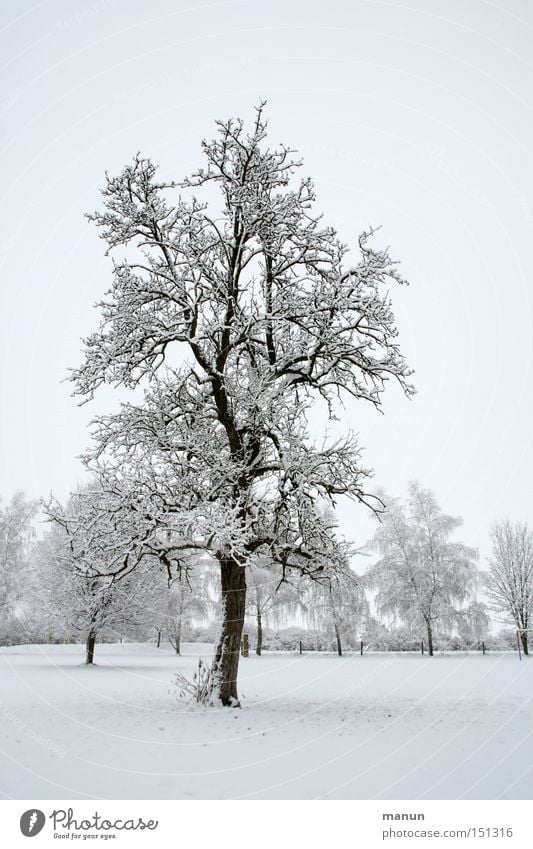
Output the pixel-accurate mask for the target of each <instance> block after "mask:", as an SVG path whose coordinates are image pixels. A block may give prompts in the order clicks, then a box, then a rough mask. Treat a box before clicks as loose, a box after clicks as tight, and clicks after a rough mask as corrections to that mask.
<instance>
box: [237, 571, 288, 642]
mask: <svg viewBox="0 0 533 849" xmlns="http://www.w3.org/2000/svg"><path fill="white" fill-rule="evenodd" d="M247 586H248V591H247V598H246V613H247V614H248V615H249V616H252V617H253V618H254V620H255V628H256V640H255V653H256V654H257V655H261V654H262V651H263V629H264V625H265V620H266V619H268V620H273V621H276V622H279V620H280V617H281V615H282V613H283V612H287V613H290V614H294V613H295V612H296V611H298V610H299V609H301V607H302V602H301V597H300V592H299V588H298V587H297V585H295V584H294V583H289V582H288V581H284V582H283V583H282V584H281V585H280V583H279V576H278V575H276V570H275V569H273V568H272V567H271V566H269V564H268V562H261V560H258V562H257V564H255V565H253V566H250V567H249V569H248V572H247Z"/></svg>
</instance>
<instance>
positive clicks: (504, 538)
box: [487, 519, 533, 654]
mask: <svg viewBox="0 0 533 849" xmlns="http://www.w3.org/2000/svg"><path fill="white" fill-rule="evenodd" d="M491 539H492V554H491V557H490V560H489V574H488V579H487V594H488V597H489V599H490V601H491V603H492V607H493V609H494V610H495V611H496V612H498V613H503V614H505V615H506V617H507V618H508V619H511V621H513V622H514V623H515V625H516V627H517V628H530V627H531V624H532V622H533V533H532V532H531V531H530V530H529V528H528V526H527V524H526V523H522V522H515V523H514V524H513V523H511V522H510V521H509V520H508V519H506V520H505V521H502V522H496V523H495V524H494V525H493V528H492V534H491ZM527 636H528V635H527V634H523V635H522V645H523V647H524V654H528V652H529V648H528V639H527Z"/></svg>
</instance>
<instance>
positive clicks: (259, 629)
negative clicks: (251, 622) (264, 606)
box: [255, 610, 263, 656]
mask: <svg viewBox="0 0 533 849" xmlns="http://www.w3.org/2000/svg"><path fill="white" fill-rule="evenodd" d="M262 651H263V621H262V617H261V611H260V610H258V611H257V643H256V646H255V653H256V654H258V655H259V656H261V652H262Z"/></svg>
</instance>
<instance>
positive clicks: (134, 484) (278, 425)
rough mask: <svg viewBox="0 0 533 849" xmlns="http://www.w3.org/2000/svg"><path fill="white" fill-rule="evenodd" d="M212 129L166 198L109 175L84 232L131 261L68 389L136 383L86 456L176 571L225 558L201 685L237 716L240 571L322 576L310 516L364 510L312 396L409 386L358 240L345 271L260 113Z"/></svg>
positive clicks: (140, 162)
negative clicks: (208, 669) (332, 509)
mask: <svg viewBox="0 0 533 849" xmlns="http://www.w3.org/2000/svg"><path fill="white" fill-rule="evenodd" d="M217 128H218V136H217V138H215V139H214V140H213V141H210V142H203V143H202V148H203V153H204V157H205V165H204V167H203V168H200V169H199V170H198V171H197V172H195V173H194V174H193V175H192V176H191V177H190V178H187V179H185V180H183V181H182V182H181V183H179V184H176V183H174V182H169V181H163V180H161V179H159V178H158V177H157V175H156V168H155V166H154V165H153V164H152V162H151V161H150V160H148V159H143V158H141V157H140V156H137V157H136V158H135V159H134V161H133V163H132V165H130V166H127V167H126V168H125V169H124V170H123V171H122V173H121V174H119V176H118V177H108V178H107V183H106V187H105V189H104V191H103V197H104V209H103V211H101V212H96V213H95V214H94V215H92V216H91V219H92V220H93V221H94V222H95V223H96V225H97V226H98V227H99V228H100V229H101V232H102V236H103V238H104V239H105V241H106V242H107V245H108V249H109V250H113V251H114V253H115V255H116V254H117V249H121V250H122V257H123V256H124V253H125V254H127V257H128V258H127V259H126V258H121V257H120V256H117V257H116V258H115V261H114V266H113V284H112V287H111V289H110V291H109V293H108V296H107V298H106V300H105V301H103V302H102V303H101V305H100V309H101V313H102V322H101V326H100V329H99V330H97V331H96V332H95V333H93V334H92V335H91V336H90V337H89V338H88V339H87V340H86V345H85V360H84V362H83V364H82V366H81V367H80V368H79V369H78V370H77V371H75V372H74V374H73V378H74V380H75V382H76V387H77V392H78V393H80V394H81V395H82V396H84V397H85V398H91V397H92V395H93V393H94V391H95V390H97V389H98V387H99V386H101V384H103V383H105V382H108V383H111V384H113V385H115V386H125V387H128V388H134V387H141V386H143V387H144V399H143V400H142V401H141V402H139V403H126V404H123V405H122V407H121V409H120V411H119V412H118V413H116V414H112V415H110V416H107V417H101V418H100V419H99V420H98V422H97V426H96V433H95V447H94V450H93V451H92V452H91V453H90V454H89V455H88V457H87V462H88V464H89V465H91V463H93V464H94V463H95V462H98V463H99V464H103V465H104V466H105V467H106V468H107V469H109V468H112V469H113V471H114V474H115V479H121V480H122V482H123V484H124V487H125V491H126V492H127V493H128V495H127V498H130V495H129V493H131V492H132V491H136V492H137V493H138V498H139V499H140V500H141V501H142V503H143V504H144V505H146V510H145V511H144V512H143V526H144V527H145V528H147V529H148V530H150V529H152V533H153V535H154V536H155V537H157V546H158V548H159V550H160V552H162V549H163V546H164V540H165V531H166V530H168V531H169V532H170V533H169V536H168V537H167V539H168V538H172V545H170V544H169V545H168V546H167V548H168V551H167V554H166V556H167V557H168V558H169V559H170V560H172V559H173V558H177V557H179V556H181V555H182V553H183V551H185V550H187V549H197V550H198V549H200V550H204V551H206V552H208V553H209V554H210V556H211V557H212V558H214V560H215V561H216V562H217V563H218V566H219V569H220V576H221V593H222V600H223V603H222V613H223V615H222V625H221V632H220V638H219V640H218V643H217V647H216V650H215V657H214V667H213V672H214V674H213V681H214V689H215V695H216V697H218V698H220V699H221V701H222V703H223V704H225V705H236V704H238V694H237V671H238V663H239V646H240V639H241V634H242V628H243V623H244V616H245V609H246V567H247V566H249V565H250V564H253V562H254V560H255V558H256V557H258V556H262V557H266V558H267V559H268V560H269V562H270V563H271V564H272V568H274V565H275V567H276V568H277V569H278V573H279V578H280V580H282V581H283V580H285V579H286V578H287V575H288V574H289V573H290V572H291V571H296V572H299V573H301V574H305V575H307V576H309V577H310V578H314V577H316V576H317V575H322V574H323V572H324V570H326V571H327V570H328V569H330V568H331V569H332V568H334V567H333V566H332V567H330V566H324V565H323V564H324V561H325V559H326V558H327V555H328V552H329V549H330V548H331V546H332V541H331V535H330V533H329V528H328V527H327V525H326V524H325V522H324V519H323V517H322V516H321V514H320V511H319V510H317V509H316V502H317V501H318V500H319V499H325V500H326V501H329V502H330V503H332V502H333V500H334V498H335V497H336V496H341V495H346V496H348V497H351V498H354V499H357V500H359V501H362V502H364V503H368V500H369V496H368V495H367V493H366V490H365V485H366V478H367V476H368V472H367V470H366V469H365V468H364V467H363V465H362V463H361V459H360V452H359V448H358V445H357V442H356V439H355V437H354V436H353V435H352V434H348V435H347V436H346V437H345V438H344V439H340V440H339V441H337V442H336V443H334V444H327V443H324V444H323V445H321V446H317V445H316V444H314V442H313V441H312V439H311V438H310V436H309V433H308V428H307V418H306V416H307V414H308V412H309V409H310V408H311V406H313V404H314V403H315V402H323V403H324V404H325V409H326V410H327V412H328V414H329V416H330V417H333V416H334V415H335V409H336V404H337V402H338V400H339V397H340V396H342V395H343V394H345V395H351V396H352V397H353V398H356V399H362V400H365V401H368V402H370V403H371V404H373V405H375V406H376V407H377V408H378V409H379V408H380V407H381V399H382V392H383V389H384V387H385V385H386V382H387V380H388V379H389V378H394V379H396V380H397V381H398V382H399V383H400V385H401V386H402V387H403V389H404V391H405V392H406V393H408V394H410V393H411V392H412V388H411V387H410V386H409V384H408V383H407V378H408V376H409V374H410V372H409V370H408V368H407V366H406V364H405V361H404V358H403V357H402V355H401V353H400V351H399V348H398V344H397V330H396V327H395V322H394V315H393V312H392V309H391V304H390V298H389V290H390V285H391V283H395V282H402V281H401V278H400V276H399V274H398V271H397V268H396V265H395V264H394V263H393V262H392V260H391V259H390V256H389V254H388V252H387V251H384V250H375V249H373V248H372V247H371V246H370V243H369V239H370V236H371V235H372V233H365V234H363V235H362V236H361V238H360V240H359V249H360V254H359V257H358V261H357V264H356V265H354V266H352V267H349V266H348V267H346V266H345V262H344V261H345V257H346V253H347V248H346V246H345V245H344V244H342V243H341V242H340V241H339V239H338V238H337V235H336V233H335V231H334V230H333V229H332V228H331V227H327V226H325V225H323V224H322V222H321V220H320V215H319V214H318V213H317V212H316V211H315V210H314V202H315V195H314V189H313V185H312V182H311V180H310V179H308V178H305V179H303V180H300V181H299V182H298V181H296V179H295V172H296V171H297V169H298V167H299V165H300V164H301V163H300V162H298V161H296V160H295V159H294V157H293V154H292V151H291V150H289V149H288V148H286V147H284V146H283V145H281V146H279V147H278V148H272V147H270V146H269V145H268V144H267V141H266V123H265V120H264V118H263V108H262V107H261V108H259V109H258V111H257V117H256V121H255V124H254V125H253V127H252V130H251V132H250V133H247V132H246V130H245V128H244V125H243V123H242V121H240V120H229V121H226V122H218V123H217ZM216 190H218V192H217V191H216ZM202 195H203V198H204V199H202ZM208 202H209V206H208ZM156 528H157V530H155V529H156ZM178 539H179V540H181V541H180V542H179V543H178V542H177V540H178ZM319 561H320V562H319ZM329 562H331V563H335V559H334V558H332V559H331V560H330V561H329Z"/></svg>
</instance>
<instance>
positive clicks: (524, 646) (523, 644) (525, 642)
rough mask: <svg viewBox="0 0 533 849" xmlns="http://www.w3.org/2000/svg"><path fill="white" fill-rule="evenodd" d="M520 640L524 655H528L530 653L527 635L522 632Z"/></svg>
mask: <svg viewBox="0 0 533 849" xmlns="http://www.w3.org/2000/svg"><path fill="white" fill-rule="evenodd" d="M520 638H521V640H522V648H523V649H524V654H525V655H528V654H529V651H528V647H527V633H523V632H522V633H521V634H520Z"/></svg>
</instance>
